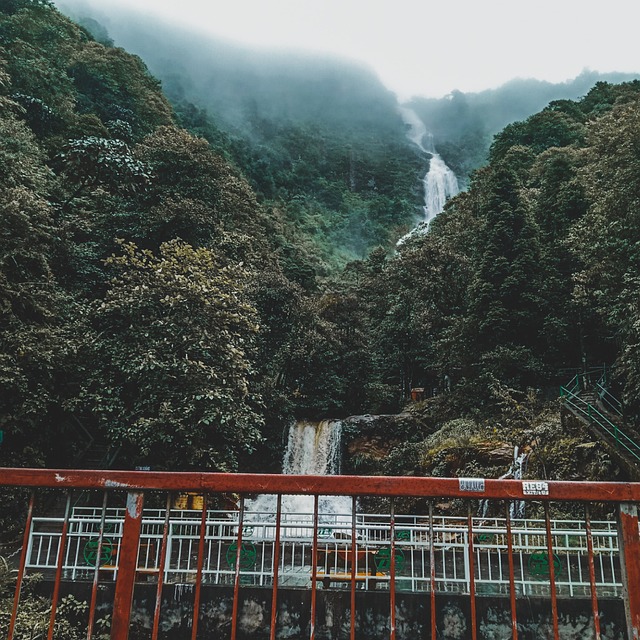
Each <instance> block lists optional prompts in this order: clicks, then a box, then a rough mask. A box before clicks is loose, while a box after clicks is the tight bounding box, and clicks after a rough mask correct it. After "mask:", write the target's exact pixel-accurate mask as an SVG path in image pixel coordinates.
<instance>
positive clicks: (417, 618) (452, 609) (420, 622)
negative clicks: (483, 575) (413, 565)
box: [63, 584, 628, 640]
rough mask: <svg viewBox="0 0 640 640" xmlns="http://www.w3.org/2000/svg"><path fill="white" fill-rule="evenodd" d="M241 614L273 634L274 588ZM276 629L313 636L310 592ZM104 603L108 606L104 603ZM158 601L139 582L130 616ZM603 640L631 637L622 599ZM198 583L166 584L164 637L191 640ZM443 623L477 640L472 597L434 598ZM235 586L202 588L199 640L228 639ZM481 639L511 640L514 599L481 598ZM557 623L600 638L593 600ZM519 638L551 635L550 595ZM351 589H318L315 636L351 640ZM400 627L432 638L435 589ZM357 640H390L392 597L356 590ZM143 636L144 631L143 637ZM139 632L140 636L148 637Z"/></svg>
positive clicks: (579, 602)
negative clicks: (194, 600) (473, 632)
mask: <svg viewBox="0 0 640 640" xmlns="http://www.w3.org/2000/svg"><path fill="white" fill-rule="evenodd" d="M89 588H90V587H89V585H86V584H75V585H66V586H65V587H64V589H63V590H64V591H66V592H68V593H73V595H74V596H75V597H76V598H78V599H84V600H88V598H89ZM100 591H101V593H100V598H99V605H98V609H99V615H101V614H105V613H109V612H110V605H109V604H108V603H110V602H111V601H112V599H113V585H105V586H101V588H100ZM240 594H241V595H240V599H241V601H240V606H239V616H238V640H264V639H267V640H268V638H269V629H270V619H271V591H270V590H269V589H264V588H255V587H242V588H241V591H240ZM278 602H279V606H278V631H277V637H278V638H279V639H281V640H298V639H303V638H309V625H310V610H311V592H310V591H309V590H303V589H282V590H280V591H279V593H278ZM100 603H102V604H100ZM154 604H155V588H154V585H151V584H149V585H146V584H141V585H137V586H136V592H135V596H134V605H133V616H132V620H133V621H134V622H135V623H136V625H139V626H140V627H143V628H150V627H151V623H152V619H153V607H154ZM599 604H600V612H601V626H602V638H603V640H628V639H627V634H626V626H625V620H624V606H623V602H622V600H619V599H616V600H613V599H612V600H601V601H600V602H599ZM192 605H193V586H192V585H168V586H166V587H165V589H164V592H163V603H162V616H161V636H160V637H161V638H163V639H165V640H187V639H188V638H190V637H191V635H190V633H191V620H192V609H193V606H192ZM436 605H437V628H438V633H439V635H438V638H439V639H440V640H467V639H468V638H471V624H470V601H469V598H468V597H466V596H458V595H445V594H440V595H438V596H437V599H436ZM232 606H233V591H232V589H231V588H228V587H214V586H204V587H203V588H202V602H201V608H200V622H199V633H198V637H199V638H212V639H213V638H215V639H216V640H217V639H223V638H228V637H229V633H230V629H231V611H232ZM476 607H477V616H478V637H479V638H480V639H481V640H510V638H511V613H510V605H509V599H508V598H504V597H487V596H478V597H477V599H476ZM558 609H559V625H560V638H561V639H562V640H591V639H594V638H595V633H594V630H593V621H592V616H591V601H590V600H588V599H583V598H572V599H568V598H567V599H559V600H558ZM517 613H518V629H519V638H520V640H547V639H551V638H553V625H552V620H551V602H550V600H548V599H540V598H523V599H520V600H518V612H517ZM350 615H351V614H350V593H349V591H348V590H344V591H337V590H336V591H334V590H328V591H324V590H322V589H319V590H318V598H317V618H316V638H317V640H348V638H349V629H350ZM396 616H397V617H396V630H397V638H398V640H422V639H425V640H428V639H430V638H431V621H430V600H429V594H413V593H411V594H409V593H398V594H397V597H396ZM356 631H357V634H356V637H357V638H358V639H359V640H378V639H380V640H383V639H387V638H389V594H388V593H385V592H382V591H380V592H371V591H368V592H364V591H361V592H358V593H357V599H356ZM143 636H144V634H143ZM143 636H141V637H143Z"/></svg>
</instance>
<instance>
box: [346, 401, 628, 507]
mask: <svg viewBox="0 0 640 640" xmlns="http://www.w3.org/2000/svg"><path fill="white" fill-rule="evenodd" d="M439 416H443V417H442V418H439ZM343 425H344V426H343V445H344V456H345V459H344V463H343V467H342V468H343V472H344V473H348V474H350V473H355V474H362V475H421V476H434V477H482V478H500V477H503V476H507V477H513V476H512V475H511V476H509V471H510V469H511V468H512V466H513V465H514V452H515V451H516V447H517V451H518V454H519V455H522V454H525V455H526V464H525V465H524V467H523V469H522V471H523V476H522V477H523V478H524V479H546V480H593V481H616V480H617V481H625V480H628V479H629V474H628V472H627V471H625V469H623V468H622V467H621V466H620V465H619V464H618V463H617V462H616V459H615V456H612V455H611V453H610V452H609V451H608V450H607V449H606V448H605V447H603V446H601V444H600V443H599V442H597V441H596V440H595V439H594V436H593V435H592V434H591V433H590V432H589V431H588V430H587V428H586V427H585V426H584V425H583V424H582V423H580V422H579V421H577V420H571V419H565V420H562V419H561V412H560V407H559V405H558V404H556V403H555V402H551V403H549V402H547V403H538V402H531V403H523V404H514V405H509V406H506V407H503V408H502V409H501V410H500V411H496V412H493V413H492V414H491V415H490V417H487V418H485V419H481V418H478V417H470V416H467V417H462V418H461V417H458V418H451V415H450V414H448V413H447V412H446V411H445V410H444V407H443V401H442V400H441V399H433V400H428V401H426V402H424V403H420V404H416V405H412V406H410V407H409V408H407V410H406V411H405V412H403V413H400V414H398V415H380V416H374V415H364V416H351V417H349V418H347V419H346V420H344V423H343ZM407 502H408V504H407V505H405V506H406V508H407V509H411V510H419V509H421V508H422V507H424V505H423V504H422V503H421V501H419V500H414V501H407ZM450 506H451V507H452V508H455V505H450Z"/></svg>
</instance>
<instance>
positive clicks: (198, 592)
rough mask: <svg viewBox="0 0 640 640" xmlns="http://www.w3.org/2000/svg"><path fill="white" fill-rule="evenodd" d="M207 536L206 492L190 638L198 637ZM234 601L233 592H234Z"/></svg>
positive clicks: (205, 495)
mask: <svg viewBox="0 0 640 640" xmlns="http://www.w3.org/2000/svg"><path fill="white" fill-rule="evenodd" d="M206 537H207V494H206V493H204V494H203V495H202V513H201V514H200V537H199V538H198V564H197V567H196V584H195V593H194V595H193V624H192V625H191V640H196V638H197V637H198V621H199V619H200V595H201V593H202V568H203V567H204V547H205V538H206ZM234 602H235V594H234Z"/></svg>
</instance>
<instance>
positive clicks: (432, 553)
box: [429, 500, 437, 640]
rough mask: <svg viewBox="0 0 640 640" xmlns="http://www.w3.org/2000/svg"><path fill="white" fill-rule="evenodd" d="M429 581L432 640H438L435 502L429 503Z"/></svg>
mask: <svg viewBox="0 0 640 640" xmlns="http://www.w3.org/2000/svg"><path fill="white" fill-rule="evenodd" d="M429 565H430V567H429V580H430V584H431V598H430V599H431V640H437V628H436V550H435V546H434V540H433V502H432V501H431V500H430V501H429Z"/></svg>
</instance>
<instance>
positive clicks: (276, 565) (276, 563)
mask: <svg viewBox="0 0 640 640" xmlns="http://www.w3.org/2000/svg"><path fill="white" fill-rule="evenodd" d="M281 520H282V496H280V495H279V496H278V502H277V506H276V538H275V542H274V545H275V547H274V549H273V590H272V595H271V631H270V634H269V639H270V640H276V629H277V626H278V578H279V575H280V521H281Z"/></svg>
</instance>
